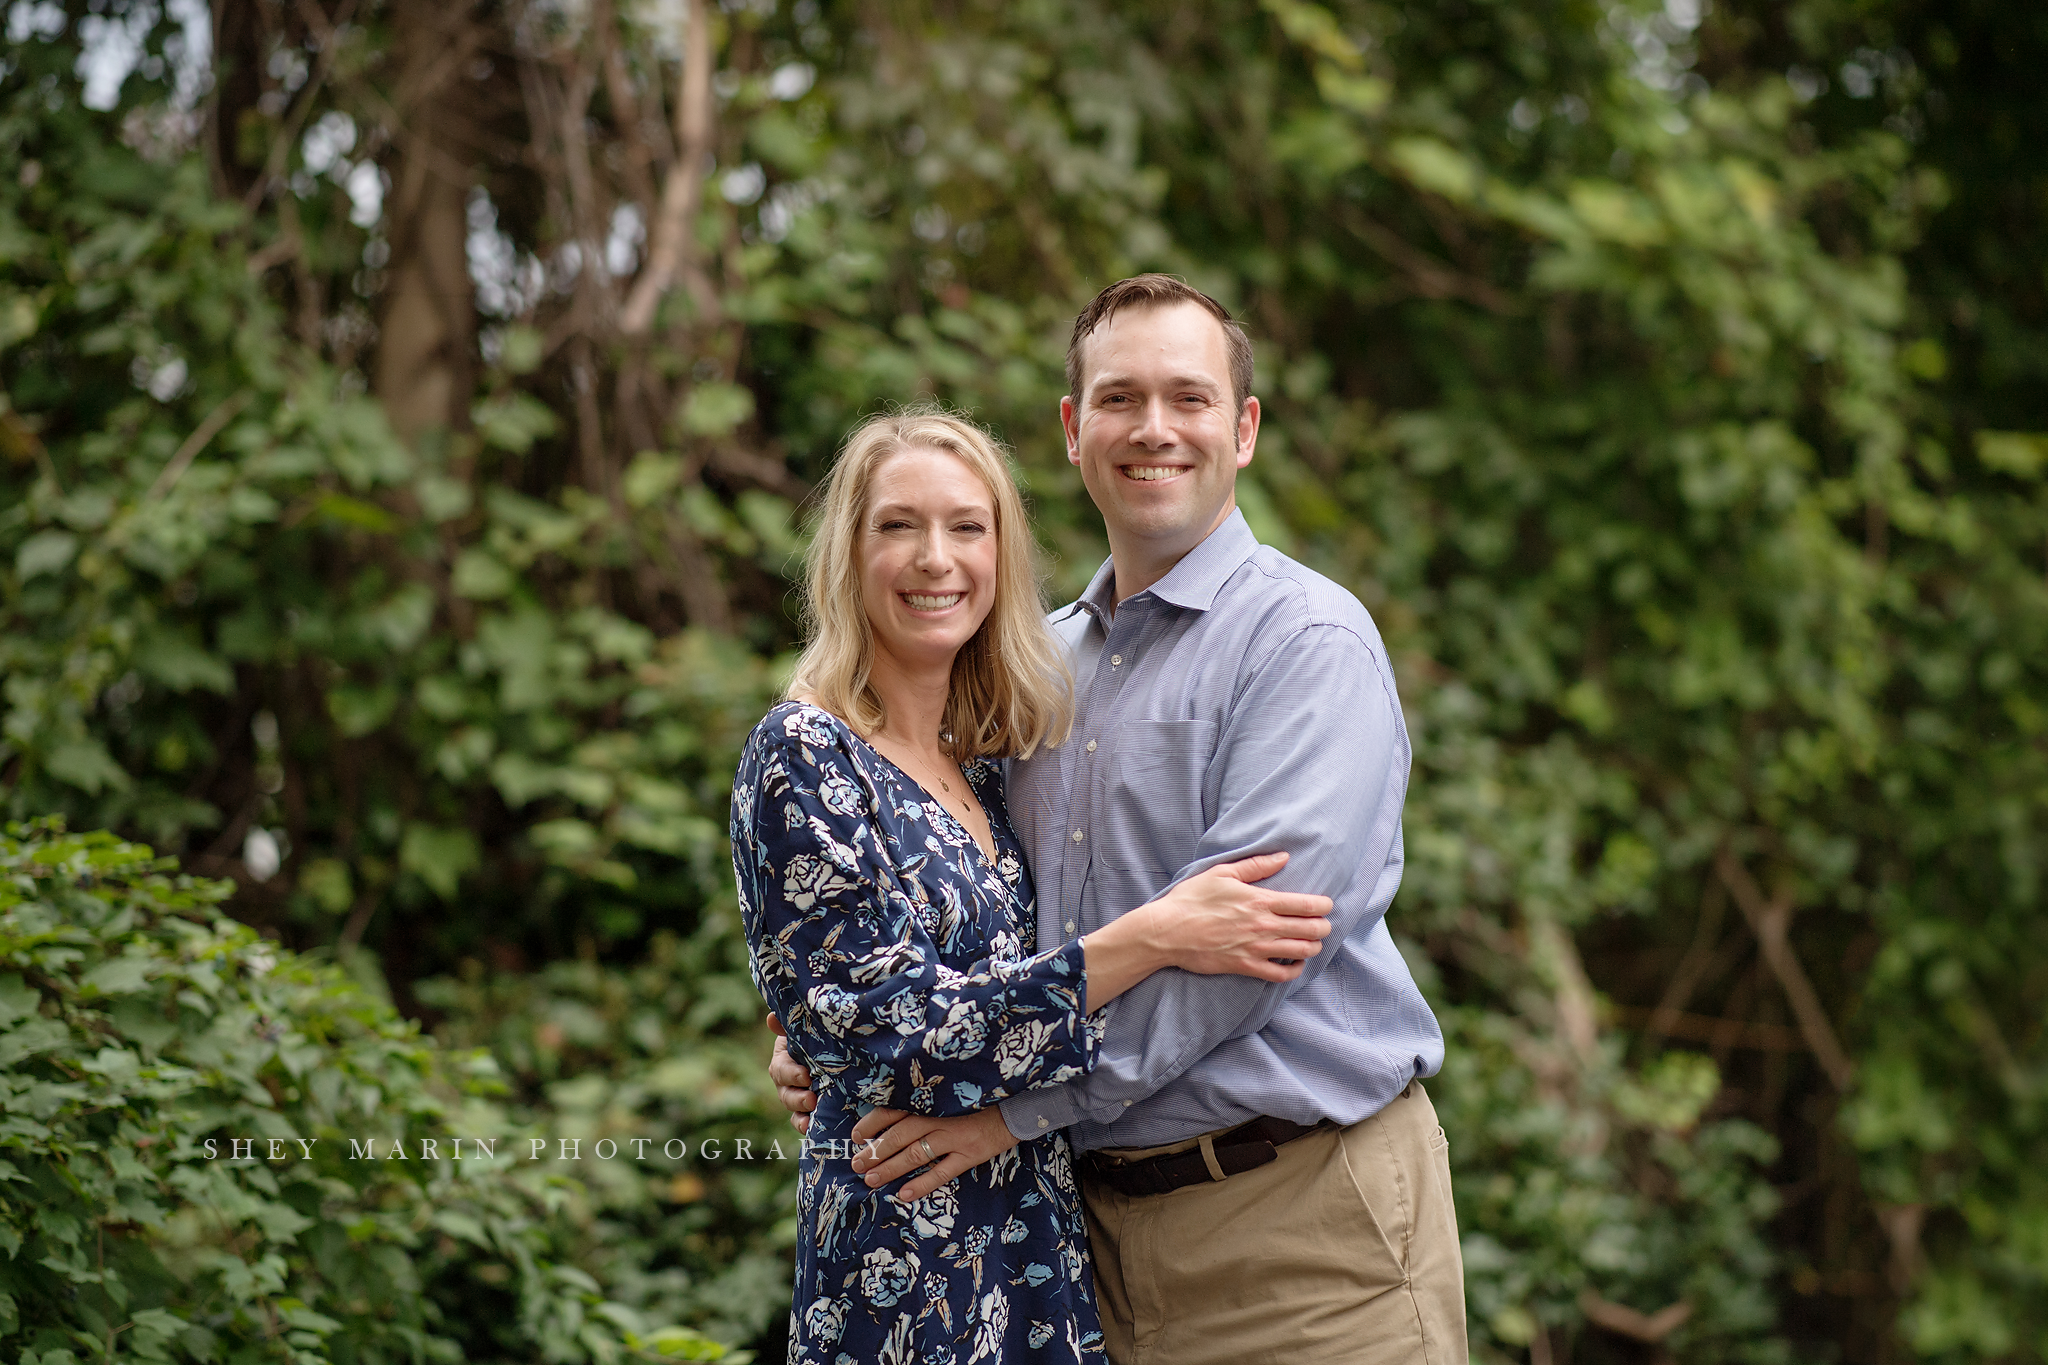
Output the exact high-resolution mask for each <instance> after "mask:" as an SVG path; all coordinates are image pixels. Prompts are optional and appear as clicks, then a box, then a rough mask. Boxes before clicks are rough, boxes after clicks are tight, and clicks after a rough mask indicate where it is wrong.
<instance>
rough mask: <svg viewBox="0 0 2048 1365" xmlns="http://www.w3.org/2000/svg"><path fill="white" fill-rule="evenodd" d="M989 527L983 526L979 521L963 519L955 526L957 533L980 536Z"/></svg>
mask: <svg viewBox="0 0 2048 1365" xmlns="http://www.w3.org/2000/svg"><path fill="white" fill-rule="evenodd" d="M987 529H988V527H986V526H983V525H982V524H981V523H980V522H978V521H963V522H961V523H960V524H959V525H958V526H955V527H954V528H953V530H954V531H955V532H956V533H958V534H960V535H963V536H978V535H980V534H981V533H982V532H983V531H986V530H987Z"/></svg>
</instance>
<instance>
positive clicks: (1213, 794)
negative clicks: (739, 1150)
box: [732, 275, 1466, 1365]
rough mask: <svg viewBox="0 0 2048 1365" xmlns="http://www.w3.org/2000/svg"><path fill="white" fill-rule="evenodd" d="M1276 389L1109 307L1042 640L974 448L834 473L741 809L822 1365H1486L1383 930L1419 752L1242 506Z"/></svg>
mask: <svg viewBox="0 0 2048 1365" xmlns="http://www.w3.org/2000/svg"><path fill="white" fill-rule="evenodd" d="M1251 380H1252V355H1251V347H1250V343H1249V342H1248V341H1247V340H1246V338H1245V335H1244V333H1243V331H1242V330H1241V329H1240V328H1239V327H1238V326H1237V324H1236V323H1234V322H1233V321H1232V320H1231V318H1230V315H1229V313H1228V312H1227V311H1225V310H1224V309H1223V308H1222V306H1221V305H1219V304H1217V303H1216V302H1215V301H1214V300H1212V299H1210V298H1208V297H1207V296H1206V295H1203V294H1201V293H1199V292H1197V291H1196V290H1194V289H1192V288H1190V287H1188V286H1187V285H1185V284H1183V283H1181V282H1180V281H1178V280H1175V279H1171V278H1168V277H1165V276H1158V275H1147V276H1139V277H1136V278H1134V279H1129V280H1124V281H1122V282H1120V283H1118V284H1115V285H1112V286H1110V287H1109V288H1108V289H1106V290H1104V291H1103V292H1102V293H1101V294H1099V295H1098V296H1097V297H1096V298H1095V300H1094V301H1093V302H1092V303H1091V304H1090V305H1089V306H1088V308H1087V309H1086V310H1084V311H1083V312H1082V314H1081V316H1080V317H1079V318H1078V319H1077V320H1076V322H1075V325H1074V332H1073V339H1072V342H1071V343H1070V345H1069V348H1068V352H1067V387H1068V396H1067V397H1066V398H1064V399H1062V400H1061V404H1060V419H1061V423H1062V425H1063V426H1064V428H1065V431H1066V439H1067V453H1068V458H1069V459H1071V460H1072V461H1073V462H1074V463H1075V464H1076V465H1078V466H1079V467H1080V470H1081V476H1082V481H1083V483H1084V484H1085V485H1086V487H1087V489H1088V492H1089V494H1090V496H1091V497H1092V498H1093V499H1094V501H1095V504H1096V506H1097V507H1098V508H1099V509H1100V510H1101V512H1102V516H1103V520H1104V522H1105V524H1106V526H1107V529H1108V532H1109V543H1110V549H1111V558H1110V560H1109V562H1108V563H1106V564H1104V565H1103V566H1102V568H1101V570H1100V571H1099V572H1098V573H1097V574H1096V575H1095V578H1094V580H1093V581H1092V582H1091V583H1090V584H1089V585H1088V589H1087V591H1086V592H1084V593H1083V594H1082V595H1081V598H1080V600H1079V601H1077V602H1075V603H1074V604H1073V605H1071V606H1069V607H1066V608H1064V609H1062V610H1060V611H1057V612H1055V613H1053V615H1052V616H1051V617H1050V618H1045V617H1042V616H1041V614H1040V612H1041V606H1040V603H1039V599H1038V581H1037V577H1036V574H1035V572H1034V567H1033V541H1032V535H1031V531H1030V528H1029V526H1028V525H1027V524H1026V521H1025V517H1024V510H1023V504H1022V501H1021V500H1020V498H1019V496H1018V493H1017V489H1016V486H1015V484H1014V483H1013V482H1012V480H1011V476H1010V473H1009V469H1008V466H1007V464H1006V463H1005V461H1004V458H1003V455H1002V452H1001V450H1000V449H999V448H998V447H997V446H996V444H995V443H994V442H993V441H992V440H991V439H990V438H989V437H988V436H987V435H986V434H985V433H983V432H981V431H980V430H979V429H978V428H976V427H974V426H973V425H972V424H970V423H968V422H965V421H962V420H961V419H959V418H956V417H952V416H948V415H944V414H937V413H918V412H912V413H907V414H899V415H894V416H888V417H880V418H876V419H874V420H872V421H870V422H868V423H867V424H866V425H864V426H863V427H861V428H860V429H859V430H858V431H857V432H856V433H855V434H854V435H853V436H852V438H851V439H850V440H849V441H848V443H847V446H846V449H845V451H844V452H843V453H842V455H841V457H840V460H839V462H838V464H837V465H836V466H835V468H834V470H833V472H832V475H831V478H830V481H829V483H828V485H827V490H826V493H825V500H824V512H823V519H822V522H821V524H820V526H819V528H818V532H817V536H816V539H815V540H814V542H813V545H812V550H811V560H810V567H809V580H808V600H807V608H808V611H807V617H808V622H809V626H810V637H809V639H808V641H807V643H806V647H805V650H804V653H803V656H802V658H801V660H800V662H799V664H798V667H797V671H796V675H795V679H794V681H793V683H792V685H791V689H790V695H789V699H788V700H787V701H785V702H783V703H781V704H780V705H778V706H776V707H775V708H774V709H773V710H772V711H770V712H769V714H768V716H767V718H766V719H764V720H763V721H762V722H761V724H760V725H759V727H757V728H756V729H755V731H754V733H753V736H752V737H751V739H750V740H749V741H748V744H747V747H746V750H745V752H744V754H743V756H742V758H741V762H740V768H739V773H738V775H737V778H736V780H735V782H734V787H733V822H732V840H733V858H734V864H735V869H736V871H737V873H738V879H739V891H740V905H741V912H742V916H743V918H744V920H745V925H746V931H747V936H748V940H749V943H750V945H751V947H752V950H753V971H754V977H755V980H756V983H757V984H758V985H759V986H760V989H761V992H762V995H763V996H764V998H765V999H766V1000H767V1002H768V1004H769V1006H770V1008H771V1009H772V1010H773V1011H774V1012H775V1013H776V1015H777V1016H778V1017H779V1019H780V1021H781V1022H780V1027H781V1028H782V1029H783V1030H784V1031H785V1032H786V1037H787V1042H786V1049H785V1045H784V1044H783V1043H782V1042H778V1045H777V1051H776V1057H775V1059H774V1062H773V1063H772V1065H771V1070H772V1071H773V1072H774V1074H775V1076H776V1080H777V1081H778V1083H779V1084H781V1085H782V1086H783V1092H782V1093H783V1095H784V1102H785V1103H786V1104H787V1105H788V1106H789V1107H790V1108H791V1109H792V1111H794V1112H796V1113H797V1114H798V1118H797V1122H798V1123H799V1125H800V1126H803V1125H806V1124H807V1126H808V1135H809V1137H810V1138H811V1139H812V1142H811V1143H810V1144H808V1150H809V1154H808V1155H807V1156H806V1157H805V1159H804V1162H803V1166H802V1174H801V1183H800V1187H799V1189H800V1193H799V1218H800V1231H799V1234H798V1246H797V1287H796V1299H795V1307H794V1312H793V1315H792V1322H791V1340H790V1356H789V1358H790V1361H791V1363H792V1365H872V1363H874V1362H886V1363H887V1365H941V1363H942V1362H943V1363H945V1365H973V1363H974V1362H978V1361H984V1360H987V1361H994V1362H999V1363H1001V1365H1008V1363H1010V1362H1026V1361H1032V1362H1036V1361H1048V1362H1054V1361H1057V1362H1067V1361H1101V1360H1104V1359H1105V1358H1106V1359H1108V1360H1110V1361H1113V1362H1116V1365H1206V1363H1207V1362H1216V1363H1217V1365H1221V1363H1222V1362H1231V1363H1232V1365H1242V1363H1243V1362H1258V1361H1272V1362H1286V1363H1287V1365H1318V1363H1319V1362H1334V1361H1346V1362H1350V1361H1359V1362H1383V1361H1384V1362H1394V1361H1402V1362H1407V1361H1414V1362H1427V1365H1438V1363H1439V1362H1454V1363H1455V1365H1463V1363H1464V1361H1465V1359H1466V1349H1465V1323H1464V1295H1463V1286H1462V1272H1461V1263H1460V1259H1459V1251H1458V1240H1457V1228H1456V1223H1455V1220H1454V1218H1453V1214H1452V1207H1451V1195H1450V1173H1449V1166H1448V1163H1447V1151H1446V1144H1445V1139H1444V1136H1443V1130H1442V1129H1441V1128H1440V1127H1438V1125H1437V1122H1436V1117H1435V1112H1434V1110H1433V1109H1432V1108H1431V1106H1430V1102H1429V1099H1428V1097H1427V1096H1426V1095H1425V1094H1424V1093H1423V1089H1422V1085H1421V1082H1420V1079H1419V1078H1421V1077H1423V1076H1429V1075H1433V1074H1435V1072H1436V1070H1437V1068H1438V1066H1439V1065H1440V1064H1441V1062H1442V1059H1443V1040H1442V1035H1441V1033H1440V1031H1439V1030H1438V1028H1437V1024H1436V1020H1435V1018H1434V1017H1433V1016H1432V1015H1431V1013H1430V1011H1429V1008H1428V1006H1427V1005H1426V1004H1425V1003H1424V1001H1423V999H1422V996H1421V994H1420V993H1419V992H1418V991H1417V989H1416V987H1415V983H1414V981H1413V980H1412V978H1411V977H1410V975H1409V973H1408V970H1407V968H1406V966H1405V965H1404V963H1403V962H1402V959H1401V956H1400V954H1399V953H1398V952H1397V951H1396V949H1395V947H1394V943H1393V940H1392V939H1391V938H1390V937H1389V935H1388V933H1387V929H1386V926H1385V924H1384V922H1383V919H1384V915H1385V912H1386V909H1387V905H1388V903H1389V902H1390V901H1391V900H1392V899H1393V895H1394V891H1395V888H1396V886H1397V885H1398V884H1399V882H1400V875H1401V867H1402V852H1401V803H1402V799H1403V796H1404V795H1405V792H1406V789H1407V780H1408V761H1409V747H1408V739H1407V734H1406V731H1405V729H1404V728H1403V725H1402V720H1401V710H1400V704H1399V699H1398V697H1397V695H1396V693H1395V689H1394V679H1393V675H1392V672H1391V671H1390V669H1389V667H1388V663H1387V657H1386V651H1385V648H1384V646H1383V645H1382V643H1381V641H1380V638H1379V634H1378V632H1377V631H1376V630H1375V628H1374V626H1373V624H1372V620H1371V618H1370V617H1369V616H1368V615H1367V614H1366V611H1365V608H1364V607H1363V606H1361V605H1360V604H1359V602H1358V601H1357V599H1356V598H1354V597H1353V596H1352V595H1351V594H1350V593H1348V592H1346V591H1345V590H1344V589H1342V588H1340V587H1338V586H1336V585H1335V584H1333V583H1331V582H1330V581H1329V580H1327V579H1325V578H1323V577H1321V576H1320V575H1318V574H1315V573H1313V572H1311V571H1310V570H1308V569H1305V568H1303V567H1302V566H1300V565H1298V564H1295V563H1294V562H1292V561H1291V560H1289V559H1287V558H1286V557H1285V556H1283V555H1281V554H1279V553H1278V552H1276V551H1274V550H1272V549H1270V548H1267V547H1265V546H1261V545H1260V544H1259V543H1258V542H1257V541H1256V540H1255V539H1254V538H1253V536H1252V534H1251V531H1250V529H1249V528H1248V527H1247V526H1246V524H1245V520H1244V517H1243V515H1242V513H1240V512H1239V511H1238V510H1237V506H1236V479H1237V471H1238V470H1240V469H1242V468H1243V467H1244V466H1245V465H1247V464H1249V463H1250V462H1251V459H1252V454H1253V450H1254V447H1255V444H1256V441H1257V437H1258V430H1259V404H1258V400H1257V399H1256V398H1253V397H1252V396H1251V394H1250V388H1251ZM813 1086H814V1087H815V1089H812V1087H813ZM855 1144H858V1145H857V1146H856V1145H855ZM849 1149H851V1150H852V1151H853V1152H854V1153H855V1154H854V1155H853V1156H852V1158H851V1159H849V1158H848V1154H847V1153H848V1150H849Z"/></svg>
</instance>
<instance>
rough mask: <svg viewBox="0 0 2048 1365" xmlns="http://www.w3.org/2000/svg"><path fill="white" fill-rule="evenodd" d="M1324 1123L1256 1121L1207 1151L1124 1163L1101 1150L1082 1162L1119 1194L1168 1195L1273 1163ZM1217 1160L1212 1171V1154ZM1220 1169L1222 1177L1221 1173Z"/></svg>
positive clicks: (1234, 1130) (1212, 1140) (1222, 1137)
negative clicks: (1283, 1148)
mask: <svg viewBox="0 0 2048 1365" xmlns="http://www.w3.org/2000/svg"><path fill="white" fill-rule="evenodd" d="M1324 1126H1325V1125H1324V1124H1321V1123H1289V1122H1288V1121H1287V1120H1286V1119H1275V1118H1256V1119H1253V1120H1252V1121H1251V1122H1249V1123H1240V1124H1238V1125H1237V1127H1235V1128H1232V1129H1230V1130H1228V1131H1227V1132H1222V1133H1218V1134H1217V1135H1216V1136H1215V1137H1213V1138H1210V1139H1208V1148H1209V1151H1208V1153H1206V1154H1205V1153H1204V1152H1203V1150H1202V1148H1201V1147H1200V1146H1196V1147H1190V1148H1189V1149H1188V1150H1187V1151H1185V1152H1175V1153H1173V1154H1172V1155H1170V1156H1148V1157H1145V1158H1143V1159H1141V1160H1138V1161H1126V1160H1124V1159H1122V1158H1121V1157H1114V1156H1110V1155H1108V1154H1106V1153H1103V1152H1086V1153H1083V1154H1082V1157H1081V1161H1082V1164H1083V1166H1084V1167H1085V1168H1086V1169H1087V1171H1088V1174H1089V1175H1091V1176H1093V1177H1094V1178H1095V1179H1097V1180H1100V1181H1101V1182H1102V1183H1103V1184H1105V1185H1107V1186H1109V1187H1110V1188H1111V1189H1113V1190H1115V1191H1116V1192H1117V1193H1118V1194H1128V1195H1132V1196H1141V1195H1148V1194H1165V1193H1166V1192H1167V1191H1169V1190H1178V1189H1181V1188H1182V1187H1184V1186H1187V1185H1199V1184H1202V1183H1203V1182H1204V1181H1211V1180H1221V1179H1223V1177H1224V1176H1231V1175H1238V1174H1240V1173H1242V1172H1244V1171H1249V1170H1253V1169H1255V1168H1256V1167H1259V1166H1263V1165H1265V1164H1266V1163H1267V1162H1269V1161H1272V1160H1274V1159H1275V1158H1276V1157H1278V1156H1279V1155H1280V1153H1279V1151H1278V1148H1279V1147H1280V1146H1281V1145H1282V1144H1283V1143H1288V1142H1292V1141H1294V1140H1295V1139H1296V1138H1298V1137H1301V1136H1303V1135H1304V1134H1307V1133H1313V1132H1314V1131H1315V1130H1316V1129H1318V1128H1321V1127H1324ZM1211 1155H1213V1156H1214V1157H1215V1159H1216V1169H1215V1170H1211V1169H1210V1166H1209V1156H1211ZM1218 1170H1220V1171H1221V1172H1222V1173H1223V1174H1222V1175H1218V1174H1217V1173H1216V1172H1217V1171H1218Z"/></svg>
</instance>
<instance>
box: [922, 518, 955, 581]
mask: <svg viewBox="0 0 2048 1365" xmlns="http://www.w3.org/2000/svg"><path fill="white" fill-rule="evenodd" d="M917 567H918V568H920V569H922V570H924V571H925V572H926V573H934V574H938V573H944V572H946V570H948V569H950V568H952V567H953V556H952V552H951V550H950V549H949V548H948V546H947V545H946V536H945V533H944V532H943V531H941V530H939V529H938V528H937V527H933V528H932V529H931V530H929V531H927V532H925V533H924V535H922V536H920V537H919V538H918V543H917Z"/></svg>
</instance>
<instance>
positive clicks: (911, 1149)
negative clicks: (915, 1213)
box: [853, 1106, 1017, 1204]
mask: <svg viewBox="0 0 2048 1365" xmlns="http://www.w3.org/2000/svg"><path fill="white" fill-rule="evenodd" d="M853 1140H854V1143H855V1144H856V1146H857V1148H858V1150H857V1152H856V1153H855V1155H854V1158H853V1170H854V1174H856V1175H860V1174H863V1173H864V1174H865V1175H866V1176H867V1182H868V1188H869V1189H878V1188H880V1187H881V1186H883V1185H886V1184H888V1183H889V1182H890V1181H892V1180H900V1179H902V1178H903V1177H904V1176H906V1175H909V1174H910V1173H911V1172H912V1171H914V1170H916V1169H917V1168H918V1167H920V1166H926V1165H929V1166H930V1167H931V1169H930V1170H928V1171H926V1172H925V1173H924V1174H923V1175H920V1176H919V1177H918V1178H917V1179H915V1180H913V1181H911V1182H910V1183H908V1184H906V1185H905V1186H904V1187H903V1188H902V1189H900V1190H898V1191H896V1193H895V1194H894V1195H893V1196H891V1197H892V1198H894V1199H896V1200H898V1201H899V1202H901V1203H905V1204H914V1203H916V1202H917V1201H918V1200H920V1199H922V1198H924V1197H925V1196H926V1195H928V1194H930V1193H931V1192H932V1191H933V1190H935V1189H937V1188H938V1187H939V1186H941V1185H945V1184H948V1183H950V1182H951V1181H953V1180H955V1179H958V1178H959V1176H960V1173H961V1172H962V1171H967V1170H971V1169H973V1168H974V1167H976V1166H979V1165H980V1164H981V1163H982V1162H984V1161H987V1160H989V1159H990V1158H991V1157H994V1156H998V1155H1000V1154H1002V1153H1004V1152H1007V1151H1009V1150H1010V1149H1011V1148H1012V1147H1015V1146H1016V1145H1017V1139H1016V1138H1015V1137H1013V1136H1011V1134H1010V1129H1009V1125H1007V1124H1005V1123H1004V1122H1003V1115H1002V1111H1000V1110H998V1109H996V1108H995V1107H994V1106H990V1107H989V1108H987V1109H977V1110H975V1111H974V1112H973V1113H972V1114H965V1115H962V1116H961V1117H959V1118H951V1119H934V1118H926V1117H925V1116H924V1115H922V1114H906V1113H904V1112H903V1111H902V1110H901V1109H871V1110H869V1111H868V1112H867V1113H866V1114H864V1115H863V1116H862V1117H861V1121H860V1122H859V1123H856V1124H855V1125H854V1126H853Z"/></svg>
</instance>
